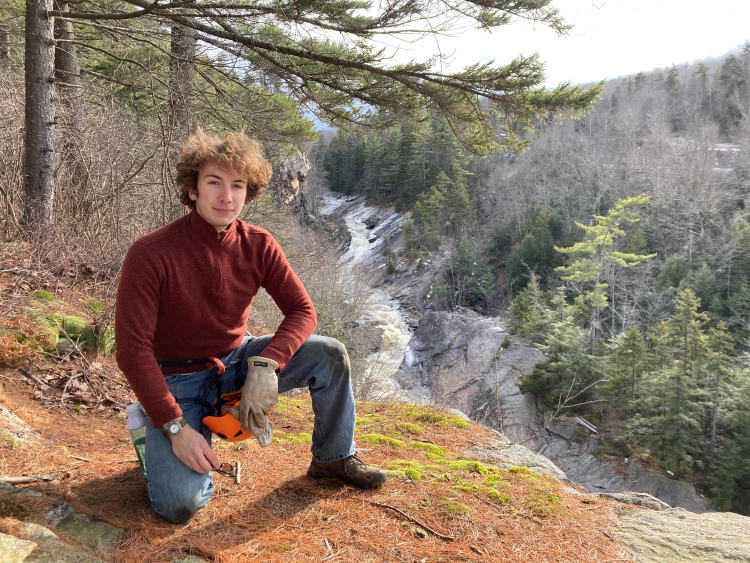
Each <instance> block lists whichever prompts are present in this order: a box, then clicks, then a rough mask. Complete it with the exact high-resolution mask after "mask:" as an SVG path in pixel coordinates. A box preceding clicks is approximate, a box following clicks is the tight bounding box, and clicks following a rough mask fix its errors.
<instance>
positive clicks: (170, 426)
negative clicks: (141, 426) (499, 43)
mask: <svg viewBox="0 0 750 563" xmlns="http://www.w3.org/2000/svg"><path fill="white" fill-rule="evenodd" d="M186 424H187V421H186V420H185V419H184V418H180V420H173V421H172V422H167V424H166V426H164V427H163V428H162V429H161V431H162V432H164V435H165V436H166V437H167V438H171V437H172V436H177V434H179V433H180V432H182V429H183V428H184V427H185V425H186Z"/></svg>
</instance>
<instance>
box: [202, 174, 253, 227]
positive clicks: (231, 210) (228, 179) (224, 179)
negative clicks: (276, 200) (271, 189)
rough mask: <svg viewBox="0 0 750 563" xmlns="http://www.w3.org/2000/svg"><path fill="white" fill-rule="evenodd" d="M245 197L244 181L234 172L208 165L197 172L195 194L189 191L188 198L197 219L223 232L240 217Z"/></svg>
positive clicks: (245, 185)
mask: <svg viewBox="0 0 750 563" xmlns="http://www.w3.org/2000/svg"><path fill="white" fill-rule="evenodd" d="M246 194H247V181H246V180H245V179H244V178H242V177H241V176H240V175H239V174H238V173H237V172H235V171H234V170H231V169H227V168H220V167H219V166H217V165H216V164H213V163H208V164H204V165H203V167H202V168H201V169H200V170H199V171H198V183H197V190H195V189H194V190H190V192H189V194H188V195H189V196H190V199H192V200H193V201H194V202H195V210H196V211H197V212H198V215H200V216H201V217H203V218H204V219H205V220H206V222H208V223H209V224H210V225H211V226H213V227H214V228H215V229H216V230H217V231H223V230H224V229H226V228H227V227H228V226H229V225H231V224H232V221H234V220H235V219H236V218H237V217H239V215H240V212H241V211H242V208H243V206H244V205H245V195H246Z"/></svg>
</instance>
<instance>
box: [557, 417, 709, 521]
mask: <svg viewBox="0 0 750 563" xmlns="http://www.w3.org/2000/svg"><path fill="white" fill-rule="evenodd" d="M544 443H545V445H546V446H547V447H545V448H544V455H545V457H548V458H549V459H551V460H552V461H553V462H554V463H555V465H557V467H559V468H560V469H562V470H563V471H564V472H565V474H566V475H567V476H568V478H569V479H570V480H572V481H575V482H576V483H579V484H581V485H583V486H584V487H585V488H586V490H588V491H592V492H610V493H620V492H623V491H633V492H639V493H648V494H650V495H653V496H654V497H656V498H658V499H660V500H661V501H663V502H665V503H667V504H668V505H669V506H671V507H681V508H684V509H686V510H690V511H691V512H696V513H704V512H709V511H710V509H709V507H708V504H707V502H706V501H705V499H704V498H703V497H701V496H700V495H699V494H698V493H697V492H696V490H695V487H694V486H693V485H691V484H690V483H685V482H684V481H678V480H676V479H673V478H671V477H670V476H668V475H665V474H661V473H658V472H656V471H652V470H650V469H647V468H645V467H643V466H641V465H639V464H638V463H635V462H633V461H632V460H629V459H628V460H626V459H625V458H619V459H618V460H615V459H613V458H611V457H597V456H595V455H594V454H595V453H596V452H597V451H598V449H599V448H600V446H601V445H602V443H601V439H600V437H599V435H598V434H592V433H589V432H587V431H585V430H584V429H583V427H581V426H578V425H577V424H576V422H575V421H573V420H562V421H552V422H551V423H550V424H549V428H548V432H546V433H545V435H544Z"/></svg>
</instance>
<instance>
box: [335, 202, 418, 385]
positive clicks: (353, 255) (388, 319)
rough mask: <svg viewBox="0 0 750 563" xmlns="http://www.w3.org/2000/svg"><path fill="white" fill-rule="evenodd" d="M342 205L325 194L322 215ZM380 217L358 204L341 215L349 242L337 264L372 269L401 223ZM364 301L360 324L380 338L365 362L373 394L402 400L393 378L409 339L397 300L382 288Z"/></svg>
mask: <svg viewBox="0 0 750 563" xmlns="http://www.w3.org/2000/svg"><path fill="white" fill-rule="evenodd" d="M345 202H347V198H345V197H337V196H335V195H332V194H326V195H324V196H323V205H322V207H321V211H322V215H324V216H327V215H331V213H333V212H334V211H336V209H338V208H339V207H340V206H341V205H342V204H343V203H345ZM383 214H384V212H383V211H382V210H379V209H376V208H374V207H369V206H367V205H364V202H363V201H358V202H357V203H356V204H355V205H353V206H352V207H351V209H349V210H348V211H347V212H346V213H345V214H344V215H343V219H344V221H345V222H346V227H347V229H348V230H349V233H350V235H351V242H350V243H349V248H348V249H347V251H346V252H345V253H344V254H343V255H342V256H341V258H340V259H339V264H341V265H343V266H345V267H346V266H348V267H350V268H354V267H355V266H367V264H371V265H372V267H375V263H376V261H377V258H378V257H379V256H380V255H381V254H382V248H383V245H382V241H383V240H384V239H387V237H388V236H390V235H392V234H393V233H394V232H396V231H397V230H398V229H400V228H401V225H402V224H403V220H404V218H403V216H402V215H400V214H398V213H396V212H394V211H392V210H391V211H388V212H386V213H385V215H386V217H385V218H381V217H382V216H383ZM374 222H377V224H376V225H374V226H373V227H372V228H368V224H372V223H374ZM381 267H382V266H381ZM367 301H368V303H367V310H366V312H365V313H364V314H363V315H362V317H361V319H360V321H361V322H363V323H372V324H375V325H376V326H378V327H379V328H380V329H381V331H382V339H383V341H382V345H381V347H380V349H379V350H377V351H376V352H373V353H372V354H370V355H369V356H368V358H367V360H366V362H367V367H366V372H367V373H368V377H369V378H370V379H371V380H375V382H374V395H375V396H382V397H391V398H401V399H403V398H404V394H403V393H402V391H401V388H400V386H399V385H398V383H397V382H396V380H395V378H394V375H395V373H396V372H397V371H398V369H399V367H400V366H401V363H402V361H403V359H404V353H405V351H406V349H407V346H408V345H409V341H410V340H411V336H412V331H411V329H410V328H409V325H408V324H407V316H406V314H405V313H404V312H403V311H402V310H401V308H400V305H399V303H398V301H396V300H395V299H393V298H391V297H390V296H389V295H388V294H387V293H386V292H384V291H383V290H381V289H378V288H373V289H372V290H371V294H370V295H369V296H368V300H367Z"/></svg>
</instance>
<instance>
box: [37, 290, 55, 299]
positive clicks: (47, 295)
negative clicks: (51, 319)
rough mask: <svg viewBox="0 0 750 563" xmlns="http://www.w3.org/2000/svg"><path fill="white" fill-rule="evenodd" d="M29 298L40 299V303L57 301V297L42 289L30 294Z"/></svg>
mask: <svg viewBox="0 0 750 563" xmlns="http://www.w3.org/2000/svg"><path fill="white" fill-rule="evenodd" d="M31 296H32V297H33V298H34V299H40V300H42V301H56V300H57V297H55V294H54V293H51V292H49V291H46V290H44V289H42V290H40V291H35V292H34V293H32V294H31Z"/></svg>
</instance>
